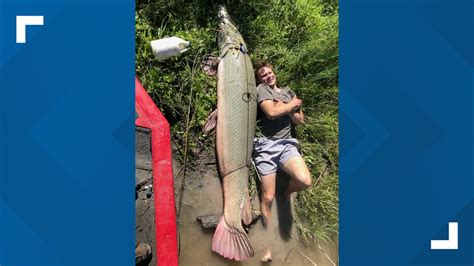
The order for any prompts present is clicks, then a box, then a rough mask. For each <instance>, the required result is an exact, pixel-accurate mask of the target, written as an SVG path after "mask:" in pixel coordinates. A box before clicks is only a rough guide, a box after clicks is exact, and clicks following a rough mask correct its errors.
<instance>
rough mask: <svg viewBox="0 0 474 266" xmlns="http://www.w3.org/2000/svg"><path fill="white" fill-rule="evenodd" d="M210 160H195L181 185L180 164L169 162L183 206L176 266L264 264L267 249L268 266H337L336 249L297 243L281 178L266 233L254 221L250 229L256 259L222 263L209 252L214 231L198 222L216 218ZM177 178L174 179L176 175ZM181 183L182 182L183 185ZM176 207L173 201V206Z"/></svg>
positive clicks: (217, 189) (216, 190)
mask: <svg viewBox="0 0 474 266" xmlns="http://www.w3.org/2000/svg"><path fill="white" fill-rule="evenodd" d="M215 161H216V160H215V155H214V152H212V151H206V152H203V153H201V154H200V155H198V158H197V160H196V161H194V166H193V167H192V169H188V170H187V171H186V177H185V179H184V181H183V174H184V173H183V170H182V169H181V167H182V166H181V165H180V164H178V163H177V162H175V163H174V173H176V174H177V175H176V176H175V187H176V191H177V192H178V193H180V192H181V191H180V190H181V185H183V187H184V189H183V191H182V193H183V194H182V202H181V205H180V206H177V210H178V212H179V221H178V227H179V240H180V252H179V264H180V265H265V264H264V263H261V261H260V259H261V257H262V256H263V255H264V253H265V251H266V247H267V246H270V247H271V250H272V259H273V261H272V262H271V264H269V265H318V266H321V265H330V266H332V265H338V251H337V250H338V244H337V242H336V243H333V244H327V243H320V244H319V246H320V247H318V246H317V245H312V246H306V245H304V244H303V243H302V241H301V240H300V236H299V232H298V230H297V228H296V226H295V224H294V222H293V221H294V219H298V218H297V217H296V213H295V212H294V210H293V208H292V206H291V204H290V203H289V202H288V201H286V200H285V199H284V198H283V197H282V196H280V195H281V194H282V193H281V192H280V193H279V192H278V191H283V187H284V185H285V178H286V177H284V176H282V177H281V178H280V179H279V180H281V182H279V183H278V184H277V194H278V195H277V197H276V199H275V201H274V203H273V205H272V217H271V222H270V223H269V226H268V228H264V227H263V224H262V222H261V220H260V219H259V220H258V221H257V222H256V223H255V224H254V225H253V226H252V227H251V228H250V229H249V239H250V242H251V243H252V246H253V248H254V250H255V257H253V258H252V259H251V260H249V261H245V262H236V261H230V260H227V259H224V258H223V257H221V256H220V255H218V254H216V253H214V252H212V251H211V241H212V237H213V235H214V228H209V229H206V228H203V227H202V226H201V225H200V224H199V223H198V222H197V220H196V218H198V217H202V216H208V215H216V214H221V213H222V212H223V199H222V198H223V194H222V187H221V181H220V179H219V176H218V172H217V165H216V164H215ZM178 173H179V174H178ZM183 182H184V183H183ZM177 198H178V197H177ZM178 204H179V202H177V205H178ZM252 209H253V210H258V211H259V210H260V207H259V199H258V195H256V196H255V197H254V198H252Z"/></svg>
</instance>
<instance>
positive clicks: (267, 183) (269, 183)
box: [260, 173, 276, 262]
mask: <svg viewBox="0 0 474 266" xmlns="http://www.w3.org/2000/svg"><path fill="white" fill-rule="evenodd" d="M275 178H276V173H273V174H269V175H265V176H261V179H262V182H261V190H262V195H261V199H260V211H261V212H262V217H263V224H264V227H265V229H268V228H269V223H270V219H271V212H272V203H273V198H274V197H275ZM266 233H268V232H266ZM267 244H268V246H267V251H266V252H265V254H264V255H263V257H262V262H270V261H271V260H272V253H271V250H270V245H271V243H267Z"/></svg>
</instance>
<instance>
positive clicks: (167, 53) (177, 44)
mask: <svg viewBox="0 0 474 266" xmlns="http://www.w3.org/2000/svg"><path fill="white" fill-rule="evenodd" d="M189 44H190V43H189V42H188V41H185V40H183V39H181V38H178V37H168V38H163V39H158V40H154V41H151V42H150V45H151V50H152V51H153V54H154V55H155V56H156V59H158V60H159V61H163V60H166V59H168V58H170V57H172V56H176V55H180V54H182V53H184V52H186V51H187V50H188V47H189Z"/></svg>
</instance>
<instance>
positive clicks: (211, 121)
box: [203, 109, 217, 134]
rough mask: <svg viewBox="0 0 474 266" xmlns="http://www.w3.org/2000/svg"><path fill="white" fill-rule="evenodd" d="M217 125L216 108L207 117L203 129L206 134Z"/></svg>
mask: <svg viewBox="0 0 474 266" xmlns="http://www.w3.org/2000/svg"><path fill="white" fill-rule="evenodd" d="M216 125H217V109H216V110H214V111H212V113H211V114H209V116H208V117H207V120H206V124H205V125H204V128H203V131H204V132H205V133H206V134H207V133H209V132H211V131H212V130H213V129H214V128H216Z"/></svg>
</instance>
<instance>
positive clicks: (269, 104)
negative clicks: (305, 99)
mask: <svg viewBox="0 0 474 266" xmlns="http://www.w3.org/2000/svg"><path fill="white" fill-rule="evenodd" d="M301 104H302V101H301V100H300V99H298V98H296V97H294V98H293V99H292V100H291V101H290V102H288V103H283V102H276V103H275V102H274V101H273V100H264V101H262V102H261V103H260V109H261V110H262V111H263V113H264V114H265V116H266V117H267V118H268V119H270V120H274V119H277V118H280V117H282V116H285V115H290V114H293V113H294V112H295V111H296V110H297V109H298V108H299V107H300V106H301ZM290 117H291V116H290Z"/></svg>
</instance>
